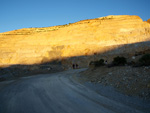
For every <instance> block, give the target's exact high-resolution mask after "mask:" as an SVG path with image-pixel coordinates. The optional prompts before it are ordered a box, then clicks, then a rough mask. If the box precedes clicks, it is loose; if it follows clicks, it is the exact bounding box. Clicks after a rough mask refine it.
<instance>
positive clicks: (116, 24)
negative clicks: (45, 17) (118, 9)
mask: <svg viewBox="0 0 150 113" xmlns="http://www.w3.org/2000/svg"><path fill="white" fill-rule="evenodd" d="M148 22H149V21H147V22H143V20H142V19H141V18H140V17H138V16H129V15H122V16H107V17H101V18H96V19H89V20H82V21H79V22H76V23H71V24H67V25H61V26H53V27H45V28H24V29H19V30H14V31H10V32H5V33H0V64H1V65H3V64H10V65H11V64H35V63H37V64H39V63H44V62H47V61H51V60H55V59H59V60H60V61H62V63H64V64H67V65H72V63H74V62H75V63H78V64H80V66H81V67H85V66H87V65H88V63H89V62H90V60H96V59H99V58H100V57H101V56H103V57H104V58H107V59H108V60H109V59H111V58H112V57H109V56H114V55H116V54H117V55H118V54H121V55H123V54H125V55H127V54H130V56H133V55H134V54H135V52H138V51H144V50H148V49H149V44H147V43H146V44H142V45H141V46H140V44H138V45H129V44H133V43H139V42H144V41H150V24H149V23H148ZM125 44H128V45H126V46H124V45H125ZM118 47H119V48H120V49H118V50H116V49H117V48H118ZM131 47H132V48H133V49H132V48H131ZM98 54H100V55H99V56H98ZM89 55H91V56H89ZM76 56H80V57H76ZM70 57H72V58H70ZM64 58H65V59H64Z"/></svg>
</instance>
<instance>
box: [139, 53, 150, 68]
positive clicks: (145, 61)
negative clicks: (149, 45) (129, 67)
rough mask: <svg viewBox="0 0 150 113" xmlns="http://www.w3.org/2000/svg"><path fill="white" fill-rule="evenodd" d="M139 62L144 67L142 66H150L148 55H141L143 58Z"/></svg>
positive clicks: (149, 55)
mask: <svg viewBox="0 0 150 113" xmlns="http://www.w3.org/2000/svg"><path fill="white" fill-rule="evenodd" d="M139 62H140V64H141V65H144V66H148V65H150V54H145V55H143V56H142V57H141V58H140V59H139Z"/></svg>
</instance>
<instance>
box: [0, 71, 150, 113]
mask: <svg viewBox="0 0 150 113" xmlns="http://www.w3.org/2000/svg"><path fill="white" fill-rule="evenodd" d="M84 70H85V69H77V70H69V71H64V72H59V73H53V74H40V75H36V76H28V77H24V78H19V79H17V80H11V81H3V82H1V83H0V103H1V104H0V113H149V112H150V101H147V100H143V99H140V98H134V97H129V96H125V95H123V94H121V93H118V92H117V91H115V89H114V88H113V87H108V86H104V85H101V84H95V83H91V82H85V81H83V80H82V79H81V78H82V77H81V75H80V74H79V73H81V72H82V71H84Z"/></svg>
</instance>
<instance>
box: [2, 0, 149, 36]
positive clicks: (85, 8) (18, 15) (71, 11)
mask: <svg viewBox="0 0 150 113" xmlns="http://www.w3.org/2000/svg"><path fill="white" fill-rule="evenodd" d="M108 15H138V16H140V17H141V18H142V19H143V20H144V21H145V20H147V19H149V18H150V0H0V33H2V32H6V31H11V30H16V29H21V28H29V27H49V26H55V25H63V24H68V23H73V22H77V21H80V20H84V19H92V18H98V17H102V16H108Z"/></svg>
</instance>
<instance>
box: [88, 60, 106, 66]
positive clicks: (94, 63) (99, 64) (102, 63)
mask: <svg viewBox="0 0 150 113" xmlns="http://www.w3.org/2000/svg"><path fill="white" fill-rule="evenodd" d="M90 64H93V65H94V66H95V67H99V66H103V65H105V64H104V59H100V60H98V61H91V62H90Z"/></svg>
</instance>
